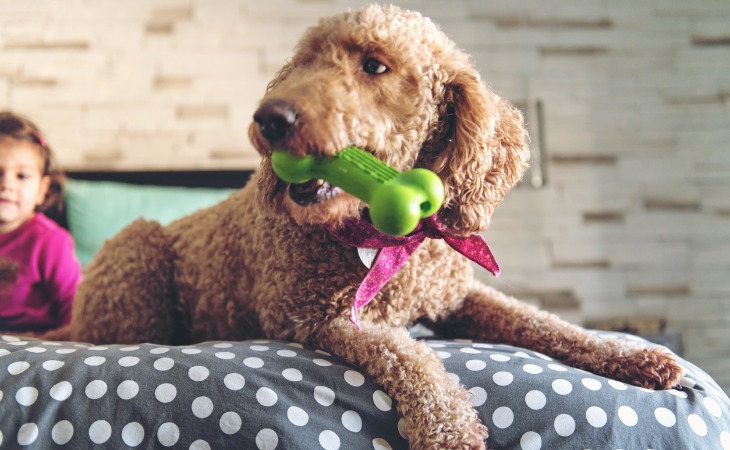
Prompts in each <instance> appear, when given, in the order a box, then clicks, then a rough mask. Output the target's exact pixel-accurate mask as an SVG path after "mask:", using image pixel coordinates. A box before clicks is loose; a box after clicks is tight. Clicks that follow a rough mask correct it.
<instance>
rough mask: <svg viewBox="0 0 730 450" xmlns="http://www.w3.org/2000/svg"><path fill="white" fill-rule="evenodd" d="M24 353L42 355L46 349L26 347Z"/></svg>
mask: <svg viewBox="0 0 730 450" xmlns="http://www.w3.org/2000/svg"><path fill="white" fill-rule="evenodd" d="M25 351H26V352H31V353H43V352H45V351H46V349H45V348H43V347H28V348H26V349H25Z"/></svg>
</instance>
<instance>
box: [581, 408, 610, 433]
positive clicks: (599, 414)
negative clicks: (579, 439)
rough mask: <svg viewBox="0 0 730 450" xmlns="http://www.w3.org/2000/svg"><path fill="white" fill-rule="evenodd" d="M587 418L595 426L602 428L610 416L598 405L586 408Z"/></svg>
mask: <svg viewBox="0 0 730 450" xmlns="http://www.w3.org/2000/svg"><path fill="white" fill-rule="evenodd" d="M586 420H587V421H588V423H590V424H591V425H592V426H593V427H595V428H601V427H602V426H604V425H606V422H607V421H608V416H606V412H605V411H604V410H603V409H601V408H599V407H598V406H591V407H590V408H588V409H587V410H586Z"/></svg>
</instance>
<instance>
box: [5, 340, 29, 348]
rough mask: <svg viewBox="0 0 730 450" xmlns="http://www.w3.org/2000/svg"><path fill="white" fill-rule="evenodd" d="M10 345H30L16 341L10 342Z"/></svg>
mask: <svg viewBox="0 0 730 450" xmlns="http://www.w3.org/2000/svg"><path fill="white" fill-rule="evenodd" d="M8 345H14V346H16V347H22V346H24V345H28V343H27V342H25V341H14V342H8Z"/></svg>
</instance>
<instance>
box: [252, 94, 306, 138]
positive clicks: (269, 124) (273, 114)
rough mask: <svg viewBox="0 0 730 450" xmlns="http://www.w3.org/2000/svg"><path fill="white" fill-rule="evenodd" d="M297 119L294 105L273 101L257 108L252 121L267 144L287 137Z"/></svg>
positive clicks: (282, 101) (283, 101) (277, 100)
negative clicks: (257, 125) (257, 126)
mask: <svg viewBox="0 0 730 450" xmlns="http://www.w3.org/2000/svg"><path fill="white" fill-rule="evenodd" d="M298 117H299V115H298V114H297V110H296V108H294V105H292V104H291V103H289V102H287V101H285V100H279V99H273V100H268V101H266V102H265V103H264V104H263V105H261V106H260V107H259V109H258V110H257V111H256V112H255V113H254V115H253V120H254V121H255V122H256V123H257V124H259V128H260V129H261V134H262V135H263V136H264V137H265V138H266V139H267V140H268V141H269V142H277V141H281V140H282V139H284V138H285V137H287V135H288V134H289V132H290V131H291V129H292V126H294V124H295V123H296V122H297V118H298Z"/></svg>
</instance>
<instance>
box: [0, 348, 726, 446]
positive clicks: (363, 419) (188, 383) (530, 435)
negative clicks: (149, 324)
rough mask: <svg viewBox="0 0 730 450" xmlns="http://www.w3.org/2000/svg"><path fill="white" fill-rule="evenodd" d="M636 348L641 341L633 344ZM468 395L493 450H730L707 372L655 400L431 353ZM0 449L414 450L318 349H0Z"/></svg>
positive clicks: (628, 389)
mask: <svg viewBox="0 0 730 450" xmlns="http://www.w3.org/2000/svg"><path fill="white" fill-rule="evenodd" d="M629 338H632V339H638V338H635V337H633V336H629ZM426 342H427V343H428V345H430V346H431V347H432V348H433V350H434V351H436V352H438V354H439V356H440V357H441V358H442V360H443V362H444V364H445V366H446V369H447V371H448V372H449V373H450V374H452V376H453V377H455V378H457V379H458V380H459V382H460V383H462V384H463V385H464V386H466V388H467V389H468V390H469V391H470V392H471V394H472V400H471V401H472V404H473V405H474V406H475V407H476V408H477V409H478V411H479V416H480V417H481V419H482V421H483V422H484V423H485V424H486V425H487V426H488V427H489V430H490V437H489V441H488V443H489V445H490V448H507V449H513V448H514V449H553V448H593V449H608V448H612V449H617V448H622V449H629V448H630V449H660V448H661V449H666V448H682V449H710V448H712V449H730V399H728V397H727V395H726V394H725V393H724V392H723V391H722V390H721V389H720V388H719V386H718V385H717V384H716V383H715V382H714V381H713V380H712V379H711V378H710V377H709V376H708V375H707V374H706V373H705V372H704V371H702V370H701V369H699V368H697V367H695V366H694V365H692V364H690V363H689V362H687V361H684V360H682V362H683V364H684V367H685V368H686V370H687V375H686V377H685V378H684V379H683V380H682V386H681V388H678V389H675V390H668V391H650V390H646V389H641V388H637V387H634V386H629V385H626V384H624V383H620V382H617V381H614V380H609V379H606V378H602V377H600V376H596V375H593V374H590V373H587V372H584V371H581V370H577V369H574V368H570V367H567V366H565V365H563V364H561V363H559V362H557V361H554V360H552V359H550V358H548V357H546V356H544V355H542V354H539V353H535V352H532V351H529V350H524V349H520V348H516V347H511V346H506V345H497V344H489V343H481V342H471V341H444V340H438V339H434V338H432V339H428V340H426ZM0 417H1V418H2V420H0V448H3V449H4V448H18V447H23V448H43V449H47V448H73V449H85V448H97V447H99V446H102V447H105V448H114V449H118V448H169V447H174V448H183V449H213V448H246V449H249V448H250V449H275V448H278V449H307V450H310V449H317V448H323V449H327V450H329V449H338V448H339V449H367V448H373V449H406V448H407V444H406V441H405V440H404V439H403V437H402V436H401V433H400V423H399V416H398V413H397V411H396V409H395V404H394V402H393V401H392V400H391V399H390V398H389V397H388V396H387V395H385V393H384V392H383V391H381V390H380V388H379V387H378V386H377V385H375V384H374V383H373V382H372V380H370V379H369V378H368V377H367V376H366V375H364V374H363V372H362V371H360V370H358V369H357V368H356V367H353V366H352V365H349V364H347V363H346V362H344V361H343V360H341V359H339V358H337V357H334V356H332V355H329V354H327V353H325V352H322V351H320V350H317V349H311V348H305V347H302V346H301V345H298V344H293V343H287V342H279V341H269V340H252V341H244V342H204V343H200V344H197V345H189V346H179V347H174V346H161V345H152V344H140V345H105V346H91V345H88V344H84V343H70V342H44V341H39V340H33V339H23V340H21V339H19V338H17V337H11V336H0Z"/></svg>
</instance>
